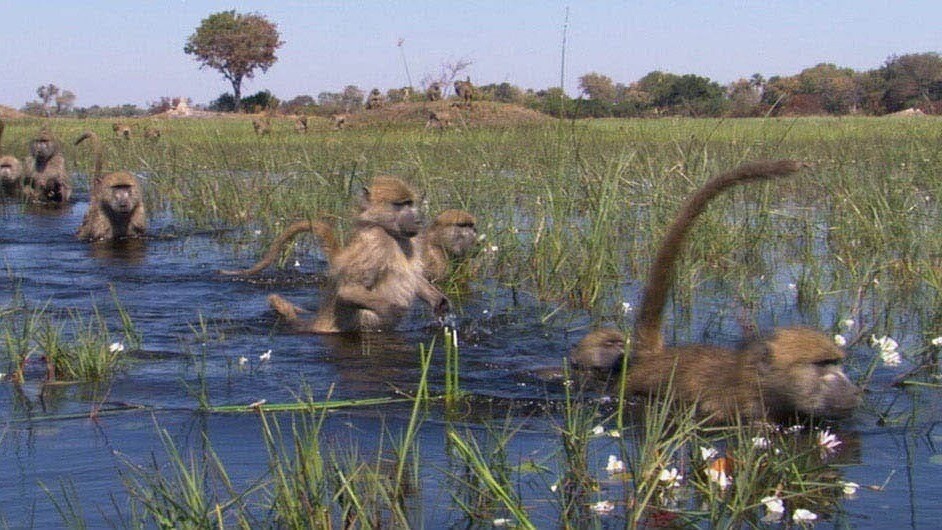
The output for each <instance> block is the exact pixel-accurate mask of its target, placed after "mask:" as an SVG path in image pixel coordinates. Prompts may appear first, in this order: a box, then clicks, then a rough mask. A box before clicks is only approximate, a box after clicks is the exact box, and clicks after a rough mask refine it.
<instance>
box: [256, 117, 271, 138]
mask: <svg viewBox="0 0 942 530" xmlns="http://www.w3.org/2000/svg"><path fill="white" fill-rule="evenodd" d="M252 129H254V130H255V134H257V135H262V134H269V133H271V118H269V117H267V116H266V117H265V118H252Z"/></svg>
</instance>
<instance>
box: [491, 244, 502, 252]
mask: <svg viewBox="0 0 942 530" xmlns="http://www.w3.org/2000/svg"><path fill="white" fill-rule="evenodd" d="M498 250H500V247H498V246H497V245H491V252H497V251H498Z"/></svg>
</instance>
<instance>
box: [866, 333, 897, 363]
mask: <svg viewBox="0 0 942 530" xmlns="http://www.w3.org/2000/svg"><path fill="white" fill-rule="evenodd" d="M870 343H871V344H873V345H874V346H875V347H877V348H879V349H880V358H881V359H883V364H885V365H886V366H899V364H900V363H901V362H902V361H903V358H902V357H901V356H900V354H899V352H898V351H896V349H897V348H899V344H897V342H896V341H895V340H893V339H891V338H890V337H887V336H886V335H884V336H882V337H880V338H879V339H878V338H877V337H876V335H871V336H870Z"/></svg>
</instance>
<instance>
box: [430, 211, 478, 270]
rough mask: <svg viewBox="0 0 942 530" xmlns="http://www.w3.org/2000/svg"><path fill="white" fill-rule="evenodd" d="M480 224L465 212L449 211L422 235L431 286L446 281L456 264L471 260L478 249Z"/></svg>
mask: <svg viewBox="0 0 942 530" xmlns="http://www.w3.org/2000/svg"><path fill="white" fill-rule="evenodd" d="M476 223H477V220H476V219H475V218H474V216H473V215H471V214H470V213H468V212H466V211H464V210H445V211H444V212H442V213H440V214H438V215H437V216H436V217H435V220H434V221H433V222H432V225H431V226H429V227H428V228H426V229H425V230H423V231H422V233H421V234H419V237H418V238H417V239H418V246H419V249H421V252H422V270H423V271H424V273H425V277H426V278H428V279H429V281H431V282H438V281H440V280H442V279H444V278H445V275H446V274H447V272H448V265H449V263H451V262H452V261H455V260H460V259H462V258H465V257H467V256H468V255H469V254H470V253H471V251H472V250H473V249H474V248H475V247H477V244H478V231H477V228H476V227H475V224H476Z"/></svg>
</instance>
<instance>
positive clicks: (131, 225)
mask: <svg viewBox="0 0 942 530" xmlns="http://www.w3.org/2000/svg"><path fill="white" fill-rule="evenodd" d="M86 139H91V141H92V146H93V149H94V151H95V174H94V177H93V180H92V186H91V195H90V197H89V200H88V211H87V212H85V218H84V219H82V225H81V226H80V227H79V229H78V232H76V234H75V235H76V236H77V237H78V238H79V239H81V240H82V241H100V240H104V239H120V238H128V237H140V236H142V235H144V232H145V230H146V229H147V214H146V212H145V210H144V201H143V196H142V194H141V185H140V183H139V182H138V180H137V177H135V176H134V175H132V174H131V173H128V172H126V171H119V172H116V173H109V174H107V175H102V152H101V142H100V141H99V140H98V135H97V134H95V133H93V132H91V131H85V133H84V134H82V136H79V138H78V140H76V141H75V144H76V145H78V144H80V143H81V142H82V141H83V140H86Z"/></svg>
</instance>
